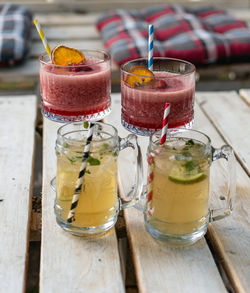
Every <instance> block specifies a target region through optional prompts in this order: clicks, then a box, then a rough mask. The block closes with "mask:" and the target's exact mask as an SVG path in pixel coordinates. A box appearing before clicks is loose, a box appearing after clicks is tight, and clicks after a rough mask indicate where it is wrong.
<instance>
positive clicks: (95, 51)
mask: <svg viewBox="0 0 250 293" xmlns="http://www.w3.org/2000/svg"><path fill="white" fill-rule="evenodd" d="M79 51H81V52H83V53H84V52H86V53H87V52H90V53H101V54H104V56H105V57H106V58H105V59H104V60H101V59H100V60H98V61H96V62H94V63H92V64H81V65H78V66H79V67H85V66H90V65H97V64H101V63H104V62H107V61H110V60H111V55H110V53H109V52H107V51H105V50H94V49H79ZM86 55H87V54H86ZM45 56H47V57H48V58H49V56H48V53H47V52H43V53H42V54H41V55H40V56H39V57H38V60H39V63H40V64H43V65H49V66H52V67H58V68H67V69H68V68H73V67H74V65H58V64H54V63H49V62H50V60H49V61H44V60H43V58H44V57H45Z"/></svg>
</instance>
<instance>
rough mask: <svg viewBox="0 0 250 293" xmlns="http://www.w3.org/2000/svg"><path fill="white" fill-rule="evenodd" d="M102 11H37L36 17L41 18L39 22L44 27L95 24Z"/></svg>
mask: <svg viewBox="0 0 250 293" xmlns="http://www.w3.org/2000/svg"><path fill="white" fill-rule="evenodd" d="M101 14H102V12H96V13H93V12H89V13H81V14H79V13H70V12H67V11H65V12H61V13H60V14H59V13H50V14H43V13H39V12H38V13H35V18H37V19H38V20H39V23H40V24H41V25H42V26H43V27H45V28H46V27H50V26H53V27H57V26H67V25H93V24H95V22H96V20H97V18H98V17H100V16H101Z"/></svg>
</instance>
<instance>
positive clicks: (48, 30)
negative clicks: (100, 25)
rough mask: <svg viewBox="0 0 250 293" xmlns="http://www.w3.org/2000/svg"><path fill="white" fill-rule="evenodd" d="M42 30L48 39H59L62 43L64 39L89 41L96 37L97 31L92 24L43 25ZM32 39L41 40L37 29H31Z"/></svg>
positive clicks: (97, 35)
mask: <svg viewBox="0 0 250 293" xmlns="http://www.w3.org/2000/svg"><path fill="white" fill-rule="evenodd" d="M43 31H44V33H45V35H46V37H47V39H48V40H50V41H51V40H53V41H54V40H57V41H58V40H59V41H60V44H63V43H64V42H63V41H64V40H69V41H71V40H85V41H84V42H85V43H86V42H89V40H93V39H94V40H95V39H98V38H99V37H100V36H99V33H98V31H97V29H96V28H95V26H94V24H92V25H84V26H79V25H74V26H73V25H67V26H56V27H54V26H53V27H44V28H43ZM32 37H33V40H39V42H41V39H40V36H39V34H38V33H37V30H36V29H35V28H34V29H33V31H32Z"/></svg>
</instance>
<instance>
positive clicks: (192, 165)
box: [183, 161, 198, 172]
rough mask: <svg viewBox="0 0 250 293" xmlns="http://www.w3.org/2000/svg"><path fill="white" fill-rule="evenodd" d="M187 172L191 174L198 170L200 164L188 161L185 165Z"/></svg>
mask: <svg viewBox="0 0 250 293" xmlns="http://www.w3.org/2000/svg"><path fill="white" fill-rule="evenodd" d="M183 166H184V167H185V168H186V170H187V172H191V171H193V170H195V169H197V166H198V163H197V162H196V161H188V162H186V163H185V164H184V165H183Z"/></svg>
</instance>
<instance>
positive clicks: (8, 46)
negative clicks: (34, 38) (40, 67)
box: [0, 3, 32, 66]
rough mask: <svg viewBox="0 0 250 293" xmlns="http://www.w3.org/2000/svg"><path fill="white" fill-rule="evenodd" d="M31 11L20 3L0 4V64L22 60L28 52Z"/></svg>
mask: <svg viewBox="0 0 250 293" xmlns="http://www.w3.org/2000/svg"><path fill="white" fill-rule="evenodd" d="M31 27H32V15H31V13H30V12H29V11H28V10H27V9H26V8H25V7H24V6H21V5H15V4H10V3H6V4H2V5H0V66H8V65H14V64H17V63H20V62H21V61H23V60H24V59H25V58H26V57H27V54H28V52H29V45H30V39H31V38H30V37H31Z"/></svg>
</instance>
